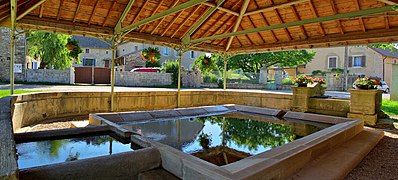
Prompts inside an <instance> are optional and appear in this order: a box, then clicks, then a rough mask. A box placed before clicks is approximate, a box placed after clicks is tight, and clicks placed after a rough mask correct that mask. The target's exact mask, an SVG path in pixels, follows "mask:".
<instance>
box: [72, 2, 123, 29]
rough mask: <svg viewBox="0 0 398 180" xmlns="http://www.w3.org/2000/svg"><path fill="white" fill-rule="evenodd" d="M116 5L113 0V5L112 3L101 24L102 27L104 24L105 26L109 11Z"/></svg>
mask: <svg viewBox="0 0 398 180" xmlns="http://www.w3.org/2000/svg"><path fill="white" fill-rule="evenodd" d="M80 1H81V0H80ZM79 3H80V2H79ZM116 3H117V1H116V0H114V1H113V3H112V6H111V8H110V9H109V11H108V12H107V13H106V16H105V19H104V22H103V23H102V27H105V24H106V22H107V21H108V17H109V14H110V13H111V10H112V9H113V7H114V6H115V4H116Z"/></svg>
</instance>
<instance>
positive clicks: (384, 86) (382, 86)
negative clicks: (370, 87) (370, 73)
mask: <svg viewBox="0 0 398 180" xmlns="http://www.w3.org/2000/svg"><path fill="white" fill-rule="evenodd" d="M380 83H381V85H380V86H379V87H378V88H377V89H378V90H383V91H384V92H385V93H390V87H389V86H388V85H387V83H386V82H384V81H381V82H380Z"/></svg>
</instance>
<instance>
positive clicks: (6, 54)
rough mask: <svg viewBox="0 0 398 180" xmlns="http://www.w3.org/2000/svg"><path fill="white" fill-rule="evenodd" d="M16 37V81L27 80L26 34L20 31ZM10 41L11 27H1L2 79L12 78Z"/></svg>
mask: <svg viewBox="0 0 398 180" xmlns="http://www.w3.org/2000/svg"><path fill="white" fill-rule="evenodd" d="M17 31H18V33H17V34H18V35H17V36H16V38H15V63H14V77H15V81H25V79H26V67H27V61H26V49H25V44H26V40H25V34H24V33H23V32H19V31H20V30H17ZM10 42H11V29H10V28H3V27H2V28H0V81H9V80H10V63H11V55H10Z"/></svg>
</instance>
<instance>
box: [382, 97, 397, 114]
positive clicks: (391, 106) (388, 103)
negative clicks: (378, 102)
mask: <svg viewBox="0 0 398 180" xmlns="http://www.w3.org/2000/svg"><path fill="white" fill-rule="evenodd" d="M381 108H382V110H383V111H384V113H386V114H387V115H389V116H398V101H393V100H389V99H383V102H382V107H381Z"/></svg>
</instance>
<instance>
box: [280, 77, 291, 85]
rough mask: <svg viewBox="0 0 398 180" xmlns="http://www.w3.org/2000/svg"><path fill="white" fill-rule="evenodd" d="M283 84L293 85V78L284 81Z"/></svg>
mask: <svg viewBox="0 0 398 180" xmlns="http://www.w3.org/2000/svg"><path fill="white" fill-rule="evenodd" d="M282 84H283V85H293V81H292V79H291V78H284V79H282Z"/></svg>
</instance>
